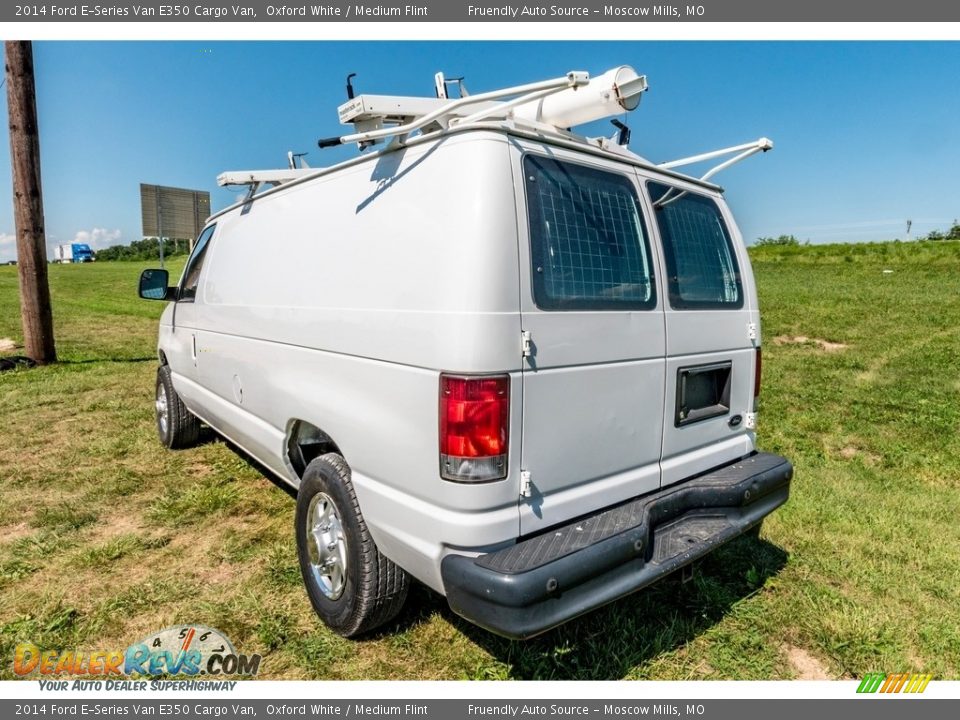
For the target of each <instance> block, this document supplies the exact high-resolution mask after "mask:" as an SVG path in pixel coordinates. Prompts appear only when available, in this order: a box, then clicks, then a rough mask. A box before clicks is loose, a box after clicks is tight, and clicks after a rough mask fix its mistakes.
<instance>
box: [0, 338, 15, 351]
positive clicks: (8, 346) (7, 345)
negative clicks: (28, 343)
mask: <svg viewBox="0 0 960 720" xmlns="http://www.w3.org/2000/svg"><path fill="white" fill-rule="evenodd" d="M18 347H20V346H19V345H17V343H15V342H14V341H13V340H11V339H10V338H0V352H13V351H14V350H16V349H17V348H18Z"/></svg>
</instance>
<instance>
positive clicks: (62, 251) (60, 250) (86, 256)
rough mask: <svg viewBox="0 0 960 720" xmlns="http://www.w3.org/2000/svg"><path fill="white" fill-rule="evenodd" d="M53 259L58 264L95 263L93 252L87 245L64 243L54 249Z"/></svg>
mask: <svg viewBox="0 0 960 720" xmlns="http://www.w3.org/2000/svg"><path fill="white" fill-rule="evenodd" d="M53 259H54V262H58V263H85V262H93V250H91V249H90V246H89V245H87V244H86V243H64V244H63V245H57V247H56V248H55V249H54V251H53Z"/></svg>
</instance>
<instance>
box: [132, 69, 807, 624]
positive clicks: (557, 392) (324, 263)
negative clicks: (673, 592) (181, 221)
mask: <svg viewBox="0 0 960 720" xmlns="http://www.w3.org/2000/svg"><path fill="white" fill-rule="evenodd" d="M448 84H449V82H448V81H447V80H445V79H444V78H443V76H442V75H438V76H437V78H436V90H437V92H436V95H437V97H435V98H409V97H394V96H380V95H359V96H356V97H354V96H353V91H352V87H349V96H350V97H349V98H348V101H347V102H346V103H345V104H344V105H342V106H341V107H340V109H339V112H340V120H341V122H343V123H345V124H351V125H352V126H353V130H354V132H352V133H351V134H349V135H344V136H342V137H336V138H327V139H325V140H321V141H320V144H321V145H322V146H328V145H336V144H345V143H358V144H359V145H360V147H361V149H367V148H370V147H371V146H373V145H377V144H382V147H381V148H380V149H378V150H377V151H372V152H368V153H364V154H361V155H360V156H358V157H356V158H354V159H351V160H348V161H346V162H342V163H340V164H337V165H334V166H332V167H327V168H322V169H321V168H309V167H303V166H298V163H297V161H296V158H294V157H292V156H291V157H290V159H289V167H287V168H285V169H280V170H265V171H241V172H231V173H224V174H223V175H221V176H220V177H219V178H218V181H219V182H220V183H221V184H222V185H231V184H233V185H247V186H249V188H250V191H249V194H248V195H247V196H246V198H245V199H244V200H243V201H241V202H239V203H237V204H236V205H233V206H231V207H228V208H227V209H225V210H222V211H220V212H218V213H216V214H214V215H213V216H212V217H211V218H210V220H209V222H208V224H207V225H206V228H205V229H204V230H203V232H202V233H201V234H200V236H199V237H198V238H197V241H196V243H195V246H194V249H193V252H192V254H191V256H190V258H189V260H188V262H187V265H186V268H185V269H184V272H183V276H182V277H181V279H180V281H179V283H178V284H177V285H176V286H173V287H168V276H167V273H166V272H165V271H163V270H148V271H145V272H144V274H143V275H142V277H141V280H140V295H141V296H142V297H145V298H150V299H157V300H165V301H167V302H168V303H169V304H168V306H167V307H166V309H165V310H164V312H163V315H162V318H161V320H160V332H159V360H160V368H159V371H158V373H157V385H156V412H157V428H158V431H159V434H160V438H161V440H162V441H163V442H164V443H165V444H166V445H167V446H169V447H171V448H182V447H186V446H189V445H190V444H191V443H193V442H195V441H196V440H197V437H198V433H199V430H200V423H201V422H202V423H206V424H207V425H209V426H210V427H212V428H214V429H215V430H216V431H217V432H218V433H220V434H222V435H223V436H225V437H227V438H229V439H230V440H231V441H232V442H234V443H236V444H237V445H238V446H240V447H241V448H243V449H244V450H245V451H246V452H247V453H249V454H250V455H251V456H253V457H254V458H256V459H257V460H259V461H260V462H261V463H262V464H263V465H264V466H266V467H267V468H269V470H270V471H271V472H272V473H274V474H275V475H276V476H277V477H278V478H279V479H281V480H282V481H284V482H286V483H289V484H290V485H291V486H292V487H294V488H296V489H297V508H296V520H295V523H296V525H295V527H296V538H297V548H298V555H299V563H300V568H301V571H302V574H303V579H304V583H305V585H306V589H307V592H308V595H309V597H310V600H311V602H312V604H313V606H314V608H315V609H316V611H317V613H318V614H319V615H320V617H321V618H322V619H323V620H324V621H325V622H326V623H327V624H328V625H329V626H330V627H331V628H333V629H334V630H335V631H337V632H339V633H341V634H343V635H346V636H353V635H357V634H360V633H363V632H365V631H368V630H370V629H372V628H375V627H377V626H378V625H381V624H383V623H384V622H386V621H388V620H389V619H390V618H392V617H393V616H395V615H396V614H397V612H398V611H399V610H400V608H401V606H402V605H403V603H404V600H405V597H406V594H407V589H408V585H409V582H410V578H411V577H413V578H416V579H417V580H419V581H420V582H422V583H424V584H426V585H428V586H429V587H431V588H432V589H433V590H435V591H436V592H439V593H442V594H443V595H444V596H446V598H447V600H448V602H449V604H450V607H451V608H452V609H453V610H454V611H455V612H456V613H458V614H459V615H462V616H463V617H465V618H467V619H469V620H471V621H472V622H474V623H477V624H478V625H481V626H482V627H485V628H488V629H489V630H492V631H493V632H497V633H500V634H502V635H506V636H509V637H517V638H524V637H530V636H532V635H536V634H537V633H540V632H543V631H545V630H547V629H549V628H552V627H554V626H556V625H559V624H560V623H563V622H565V621H567V620H570V619H571V618H574V617H576V616H578V615H580V614H582V613H585V612H588V611H590V610H591V609H593V608H596V607H599V606H600V605H603V604H605V603H608V602H610V601H612V600H614V599H616V598H619V597H621V596H623V595H625V594H627V593H630V592H632V591H634V590H637V589H639V588H642V587H645V586H647V585H649V584H650V583H652V582H654V581H656V580H657V579H659V578H661V577H663V576H665V575H667V574H669V573H671V572H673V571H674V570H677V569H679V568H682V567H684V566H686V565H688V564H689V563H691V562H693V561H694V560H696V559H697V558H699V557H701V556H703V555H705V554H706V553H708V552H709V551H711V550H712V549H714V548H716V547H717V546H719V545H721V544H722V543H724V542H726V541H728V540H730V539H732V538H734V537H736V536H738V535H740V534H743V533H745V532H748V531H750V530H752V529H755V528H757V527H758V526H759V523H760V522H761V521H762V520H763V518H764V517H765V516H766V515H767V514H769V513H770V512H772V511H773V510H774V509H775V508H777V507H778V506H779V505H781V504H782V503H784V502H785V501H786V500H787V495H788V491H789V485H790V480H791V477H792V474H793V470H792V467H791V465H790V463H789V462H788V461H787V460H785V459H784V458H781V457H778V456H775V455H770V454H767V453H762V452H759V451H758V450H757V448H756V435H755V422H756V410H757V397H758V394H759V390H760V345H761V343H760V316H759V312H758V308H757V292H756V288H755V286H754V281H753V276H752V273H751V270H750V261H749V258H748V256H747V253H746V250H745V248H744V244H743V240H742V238H741V236H740V233H739V231H738V229H737V226H736V224H735V222H734V220H733V217H732V216H731V214H730V209H729V208H728V206H727V204H726V202H725V201H724V198H723V195H722V192H721V189H720V188H719V187H718V186H716V185H714V184H713V183H711V182H709V178H710V177H711V176H712V175H713V174H714V173H716V172H717V171H719V170H722V169H723V168H725V167H727V166H729V165H730V164H732V163H733V162H736V161H738V160H741V159H743V158H745V157H747V156H749V155H752V154H754V153H757V152H761V151H764V150H768V149H770V148H771V147H772V143H771V142H770V141H769V140H767V139H765V138H762V139H760V140H758V141H756V142H753V143H747V144H745V145H740V146H737V147H732V148H726V149H724V150H718V151H716V152H710V153H705V154H703V155H697V156H693V157H690V158H685V159H682V160H677V161H674V162H671V163H663V164H659V165H657V164H653V163H651V162H649V161H647V160H645V159H643V158H641V157H640V156H638V155H635V154H634V153H632V152H631V151H630V150H628V149H627V148H626V143H627V142H628V139H629V130H628V129H627V128H626V126H625V125H624V124H623V123H622V122H620V121H619V120H618V121H616V123H615V124H616V125H617V127H618V128H619V133H618V135H616V136H615V137H613V138H602V137H601V138H587V137H583V136H580V135H577V134H575V133H573V132H571V131H570V130H569V128H571V127H573V126H576V125H580V124H583V123H587V122H591V121H595V120H598V119H601V118H604V117H609V116H612V115H621V114H623V113H624V112H626V111H629V110H633V109H634V108H636V107H637V105H638V104H639V102H640V98H641V96H642V93H643V92H644V91H645V90H646V88H647V83H646V79H645V77H643V76H640V75H637V73H636V72H634V71H633V69H632V68H629V67H627V66H623V67H619V68H615V69H613V70H611V71H609V72H607V73H604V74H603V75H601V76H599V77H596V78H593V79H591V78H589V76H588V75H587V74H586V73H583V72H571V73H568V74H567V75H565V76H563V77H559V78H556V79H554V80H547V81H543V82H539V83H530V84H527V85H522V86H518V87H513V88H507V89H505V90H498V91H493V92H488V93H483V94H479V95H465V94H464V91H463V89H462V88H461V97H457V98H452V97H448V96H447V86H448ZM726 156H730V159H728V160H725V161H722V162H720V164H719V165H716V166H715V167H714V168H712V169H711V170H710V171H708V172H707V173H706V175H704V176H702V177H700V178H696V177H693V176H690V175H685V174H681V173H679V172H677V171H676V170H675V168H677V167H681V166H684V165H687V164H691V163H696V162H701V161H706V160H710V159H713V158H722V157H726Z"/></svg>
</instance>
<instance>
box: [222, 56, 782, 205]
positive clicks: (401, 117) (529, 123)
mask: <svg viewBox="0 0 960 720" xmlns="http://www.w3.org/2000/svg"><path fill="white" fill-rule="evenodd" d="M352 77H353V74H352V73H351V75H350V76H349V77H348V78H347V95H348V98H349V99H348V100H347V102H345V103H344V104H343V105H341V106H340V107H339V108H337V114H338V116H339V119H340V122H341V123H343V124H344V125H352V126H353V129H354V132H352V133H348V134H345V135H337V136H334V137H329V138H323V139H321V140H320V141H319V143H318V144H319V146H320V147H321V148H326V147H334V146H338V145H345V144H349V143H357V144H358V146H359V147H360V149H361V150H363V149H365V148H367V147H370V146H371V145H374V144H376V143H378V142H381V141H384V140H388V139H389V141H390V144H391V145H392V146H396V145H403V144H404V143H405V142H406V141H407V139H408V138H409V137H410V135H411V134H412V133H415V132H418V131H419V132H420V133H421V134H426V133H431V132H438V131H439V132H442V131H444V130H448V129H452V128H459V127H463V126H465V125H470V124H472V123H478V122H482V121H486V122H489V121H506V122H510V123H513V124H514V125H515V126H525V127H529V128H532V129H534V130H536V131H537V132H554V133H558V134H563V135H565V136H567V137H569V132H568V130H569V128H571V127H573V126H576V125H582V124H585V123H588V122H592V121H594V120H600V119H602V118H605V117H611V116H615V115H620V114H622V113H624V112H629V111H631V110H635V109H636V108H637V107H638V106H639V104H640V98H641V96H642V94H643V93H644V92H646V90H647V78H646V76H644V75H638V74H637V73H636V71H635V70H634V69H633V68H631V67H630V66H628V65H621V66H619V67H616V68H613V69H612V70H608V71H607V72H605V73H603V74H602V75H600V76H598V77H595V78H592V79H591V78H590V75H589V74H588V73H586V72H583V71H577V70H574V71H571V72H568V73H567V74H566V75H563V76H562V77H558V78H553V79H552V80H543V81H540V82H534V83H526V84H524V85H516V86H514V87H508V88H503V89H502V90H492V91H490V92H485V93H479V94H477V95H467V94H466V89H465V88H464V86H463V82H462V78H456V79H453V80H447V79H446V78H444V76H443V73H437V74H436V76H435V77H434V85H435V89H436V94H437V97H435V98H424V97H406V96H397V95H358V96H354V94H353V86H352V84H351V83H350V78H352ZM450 83H457V84H458V85H459V88H460V95H461V97H459V98H454V99H450V98H448V97H447V85H448V84H450ZM615 124H616V125H617V127H618V128H619V129H620V134H619V138H620V139H619V140H618V141H617V143H618V144H617V147H614V145H613V139H611V140H605V139H596V138H595V139H592V140H590V139H584V141H585V142H588V143H591V144H596V145H598V146H600V147H603V148H606V149H608V150H617V151H619V152H621V153H627V154H630V153H629V151H627V150H626V148H625V146H626V144H627V141H628V139H629V129H628V128H626V126H624V125H623V124H622V123H615ZM772 147H773V143H772V142H771V141H770V140H768V139H767V138H760V139H759V140H757V141H756V142H753V143H747V144H745V145H737V146H735V147H731V148H725V149H723V150H716V151H713V152H709V153H703V154H701V155H694V156H692V157H688V158H682V159H680V160H673V161H671V162H666V163H662V164H661V165H660V166H659V167H661V168H664V169H671V168H675V167H681V166H684V165H690V164H693V163H697V162H702V161H704V160H710V159H712V158H715V157H720V156H722V155H727V154H731V153H739V154H738V155H737V156H736V157H733V158H731V159H729V160H726V161H725V162H722V163H720V164H719V165H717V166H715V167H714V168H712V169H710V170H709V171H708V172H707V173H706V174H705V175H703V176H702V177H701V178H700V179H701V180H704V181H706V180H707V179H709V178H710V177H712V176H713V175H715V174H717V173H718V172H720V171H721V170H724V169H725V168H728V167H730V166H731V165H733V164H734V163H737V162H740V161H741V160H743V159H745V158H747V157H749V156H750V155H753V154H754V153H757V152H761V151H763V152H766V151H767V150H769V149H771V148H772ZM297 157H300V156H297ZM288 164H289V165H290V167H289V168H288V169H285V170H241V171H235V172H225V173H221V174H220V175H219V176H217V184H218V185H220V186H221V187H222V186H226V185H247V186H249V188H250V192H249V194H248V197H251V196H252V195H253V194H254V193H255V192H256V191H257V190H259V188H260V187H261V186H262V185H271V186H277V185H282V184H284V183H287V182H291V181H293V180H298V179H300V178H303V177H306V176H309V175H312V174H314V173H317V172H319V171H320V169H317V168H309V167H307V166H306V164H305V163H302V162H301V167H296V162H295V160H294V156H293V155H292V153H288Z"/></svg>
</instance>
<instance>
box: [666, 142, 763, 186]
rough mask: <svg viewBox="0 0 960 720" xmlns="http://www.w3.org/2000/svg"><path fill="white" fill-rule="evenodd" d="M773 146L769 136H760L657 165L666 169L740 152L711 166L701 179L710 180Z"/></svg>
mask: <svg viewBox="0 0 960 720" xmlns="http://www.w3.org/2000/svg"><path fill="white" fill-rule="evenodd" d="M772 148H773V140H770V139H769V138H760V139H759V140H755V141H753V142H750V143H744V144H743V145H735V146H733V147H728V148H723V149H722V150H713V151H711V152H706V153H701V154H700V155H691V156H690V157H686V158H681V159H679V160H671V161H670V162H665V163H660V164H659V165H658V166H657V167H662V168H665V169H670V168H675V167H682V166H683V165H693V164H694V163H698V162H703V161H704V160H712V159H714V158H718V157H722V156H724V155H730V154H731V153H740V154H739V155H736V156H735V157H732V158H730V159H729V160H726V161H724V162H722V163H720V164H719V165H717V166H715V167H712V168H710V170H708V171H707V172H706V173H705V174H704V175H703V176H702V177H701V178H700V179H701V180H708V179H709V178H711V177H713V176H714V175H716V174H717V173H718V172H720V171H721V170H726V169H727V168H728V167H730V166H731V165H735V164H736V163H738V162H740V161H741V160H746V159H747V158H748V157H750V156H751V155H755V154H756V153H758V152H766V151H767V150H770V149H772Z"/></svg>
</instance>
